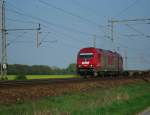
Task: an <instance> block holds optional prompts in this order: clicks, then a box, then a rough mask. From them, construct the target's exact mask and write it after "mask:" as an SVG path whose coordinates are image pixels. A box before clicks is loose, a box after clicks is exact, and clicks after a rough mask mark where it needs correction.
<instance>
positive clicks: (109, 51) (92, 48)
mask: <svg viewBox="0 0 150 115" xmlns="http://www.w3.org/2000/svg"><path fill="white" fill-rule="evenodd" d="M83 50H86V51H87V50H95V51H97V50H98V51H100V52H103V53H106V54H111V55H118V56H120V57H121V55H120V54H119V53H117V52H113V51H111V50H105V49H101V48H95V47H86V48H82V49H81V50H80V51H83Z"/></svg>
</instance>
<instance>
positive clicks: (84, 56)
mask: <svg viewBox="0 0 150 115" xmlns="http://www.w3.org/2000/svg"><path fill="white" fill-rule="evenodd" d="M79 56H80V58H83V59H90V58H93V53H80V55H79Z"/></svg>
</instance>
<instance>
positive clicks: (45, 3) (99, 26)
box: [38, 0, 104, 28]
mask: <svg viewBox="0 0 150 115" xmlns="http://www.w3.org/2000/svg"><path fill="white" fill-rule="evenodd" d="M38 1H39V2H40V3H42V4H44V5H46V6H49V7H51V8H54V9H57V10H59V11H61V12H63V13H66V14H68V15H70V16H73V17H76V18H79V19H81V20H83V21H86V22H88V23H91V24H94V25H95V26H97V27H98V28H104V26H103V25H100V24H97V23H95V22H94V21H92V20H90V19H87V18H84V17H82V16H80V15H78V14H75V13H72V12H71V11H67V10H65V9H64V8H60V7H57V6H55V5H53V4H52V3H50V2H46V1H42V0H38Z"/></svg>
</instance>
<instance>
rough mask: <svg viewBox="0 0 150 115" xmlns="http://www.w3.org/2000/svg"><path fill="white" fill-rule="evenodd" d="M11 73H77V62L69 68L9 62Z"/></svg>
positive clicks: (9, 71)
mask: <svg viewBox="0 0 150 115" xmlns="http://www.w3.org/2000/svg"><path fill="white" fill-rule="evenodd" d="M7 73H8V74H9V75H16V74H20V73H23V74H28V75H56V74H57V75H59V74H60V75H61V74H75V73H76V64H74V63H72V64H69V66H68V67H67V68H59V67H50V66H46V65H32V66H30V65H21V64H9V65H8V71H7Z"/></svg>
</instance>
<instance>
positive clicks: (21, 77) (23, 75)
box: [15, 73, 27, 80]
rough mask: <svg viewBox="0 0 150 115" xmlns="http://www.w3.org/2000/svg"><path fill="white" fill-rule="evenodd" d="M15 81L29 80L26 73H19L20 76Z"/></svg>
mask: <svg viewBox="0 0 150 115" xmlns="http://www.w3.org/2000/svg"><path fill="white" fill-rule="evenodd" d="M15 80H27V77H26V75H25V74H24V73H19V74H18V75H16V78H15Z"/></svg>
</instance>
